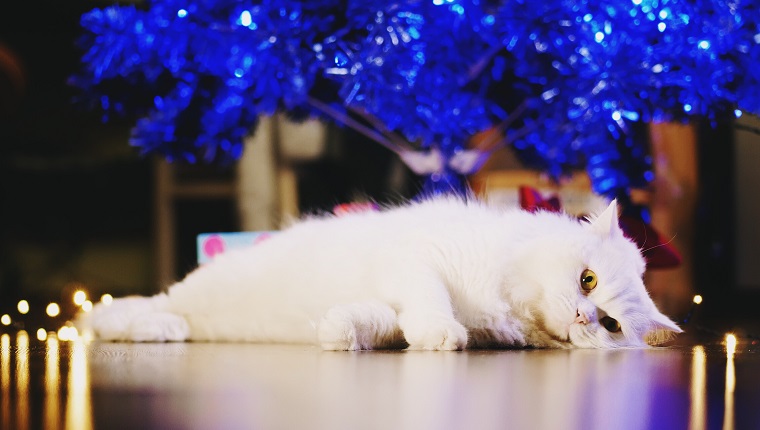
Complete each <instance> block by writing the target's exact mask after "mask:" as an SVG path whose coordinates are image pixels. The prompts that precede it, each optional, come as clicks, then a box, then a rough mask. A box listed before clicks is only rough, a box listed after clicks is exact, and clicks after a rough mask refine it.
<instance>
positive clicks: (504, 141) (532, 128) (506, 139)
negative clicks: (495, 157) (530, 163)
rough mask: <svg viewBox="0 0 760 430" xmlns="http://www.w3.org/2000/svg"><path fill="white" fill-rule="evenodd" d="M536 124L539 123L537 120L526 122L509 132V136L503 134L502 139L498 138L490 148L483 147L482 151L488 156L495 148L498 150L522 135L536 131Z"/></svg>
mask: <svg viewBox="0 0 760 430" xmlns="http://www.w3.org/2000/svg"><path fill="white" fill-rule="evenodd" d="M538 124H539V122H538V121H536V122H533V123H531V124H528V125H526V126H524V127H522V128H520V129H518V130H517V131H515V132H514V133H511V134H510V135H509V136H505V137H504V138H503V139H501V140H499V141H498V142H497V143H496V144H495V145H493V146H492V147H491V148H488V149H484V150H483V152H484V153H486V154H489V156H490V154H493V153H494V152H496V151H497V150H499V149H501V148H504V147H505V146H508V145H511V144H512V143H514V142H515V141H517V140H519V139H521V138H523V137H525V136H527V135H529V134H531V133H533V132H534V131H536V130H537V129H538Z"/></svg>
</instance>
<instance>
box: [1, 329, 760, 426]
mask: <svg viewBox="0 0 760 430" xmlns="http://www.w3.org/2000/svg"><path fill="white" fill-rule="evenodd" d="M1 342H2V343H1V345H0V346H1V349H0V351H1V352H2V354H1V357H0V358H1V368H0V369H1V372H0V378H1V380H0V382H2V393H1V394H2V396H1V399H2V401H1V402H0V403H1V404H0V414H1V416H0V417H1V421H0V426H1V427H2V429H27V428H28V429H37V428H44V429H84V430H86V429H90V428H103V429H117V428H125V429H153V428H156V429H158V428H160V429H181V428H197V429H418V430H424V429H435V430H446V429H505V428H509V429H605V430H609V429H615V430H624V429H720V428H723V429H734V428H735V429H760V354H758V350H759V349H760V346H759V345H758V344H757V343H756V342H755V343H753V342H752V341H747V340H742V339H739V343H738V345H737V347H736V352H735V354H731V353H730V351H727V348H726V345H725V344H724V343H722V342H721V339H718V338H713V339H709V340H701V341H695V340H693V339H689V338H688V337H682V338H681V339H680V340H679V341H677V343H675V344H674V345H672V346H669V347H665V348H657V349H651V350H616V351H600V350H573V351H560V350H521V351H466V352H418V351H409V352H403V351H401V352H355V353H348V352H323V351H321V350H319V349H318V348H316V347H310V346H291V345H252V344H202V343H187V344H116V343H98V342H90V343H87V342H85V341H82V340H77V341H63V340H59V339H57V338H55V337H49V338H48V339H47V340H44V341H41V340H38V339H37V338H36V337H35V336H34V334H31V335H27V334H26V333H25V332H12V333H5V334H2V335H1Z"/></svg>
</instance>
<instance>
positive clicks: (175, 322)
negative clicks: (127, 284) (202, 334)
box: [128, 312, 190, 342]
mask: <svg viewBox="0 0 760 430" xmlns="http://www.w3.org/2000/svg"><path fill="white" fill-rule="evenodd" d="M189 337H190V326H189V325H188V324H187V320H186V319H185V318H184V317H181V316H179V315H175V314H172V313H168V312H152V313H146V314H143V315H140V316H139V317H136V318H134V319H133V320H132V323H131V324H130V325H129V335H128V338H129V340H131V341H133V342H184V341H185V340H187V339H188V338H189Z"/></svg>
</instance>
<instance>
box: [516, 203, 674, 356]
mask: <svg viewBox="0 0 760 430" xmlns="http://www.w3.org/2000/svg"><path fill="white" fill-rule="evenodd" d="M556 233H557V235H556V236H557V237H555V239H554V240H555V243H554V244H552V243H551V242H550V241H551V240H552V239H549V242H547V243H545V245H544V246H543V249H542V250H541V251H540V253H541V256H540V258H537V259H533V261H537V260H542V261H543V263H542V264H541V265H540V267H536V268H535V271H536V272H537V271H540V273H534V275H533V276H531V277H530V278H531V279H530V280H527V279H526V281H528V282H534V286H535V287H537V289H538V290H540V291H541V299H540V301H539V302H540V303H541V305H534V309H533V312H534V314H535V315H536V317H537V320H538V322H539V323H540V324H542V325H543V326H544V328H545V330H546V331H547V332H548V333H549V335H550V336H551V337H552V338H553V339H555V340H559V341H560V342H563V343H565V345H566V346H568V347H578V348H616V347H636V346H644V345H647V344H656V343H661V342H663V341H665V340H667V339H669V338H670V337H671V336H672V335H673V334H675V333H680V332H681V329H680V328H679V327H678V326H677V325H676V324H675V323H673V322H672V321H671V320H670V319H669V318H668V317H666V316H665V315H663V314H662V313H660V311H659V310H657V308H656V306H655V304H654V302H653V301H652V299H651V298H650V297H649V294H648V293H647V290H646V288H645V287H644V282H643V275H644V269H645V262H644V258H643V257H642V256H641V251H640V250H639V249H638V247H637V246H636V244H635V243H634V242H633V241H631V240H630V239H628V238H626V237H625V236H624V234H623V231H622V230H621V229H620V226H619V224H618V212H617V203H616V202H614V201H613V202H612V203H611V204H610V205H609V206H608V207H607V209H605V210H604V211H603V212H602V213H601V214H599V215H598V216H595V217H591V218H590V219H589V222H581V223H580V224H579V225H575V226H573V228H569V229H557V231H556ZM560 243H561V244H562V246H560Z"/></svg>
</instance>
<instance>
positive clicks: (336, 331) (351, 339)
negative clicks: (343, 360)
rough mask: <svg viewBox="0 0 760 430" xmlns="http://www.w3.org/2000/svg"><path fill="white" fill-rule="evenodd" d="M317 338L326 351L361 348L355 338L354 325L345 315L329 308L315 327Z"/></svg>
mask: <svg viewBox="0 0 760 430" xmlns="http://www.w3.org/2000/svg"><path fill="white" fill-rule="evenodd" d="M317 338H318V340H319V343H320V345H321V346H322V349H324V350H326V351H356V350H359V349H361V347H360V345H359V342H358V341H357V338H356V327H355V326H354V323H353V322H352V321H351V320H350V318H348V316H347V315H342V314H341V313H340V312H335V311H334V310H331V311H329V312H327V314H326V315H325V316H324V317H323V318H322V320H321V321H320V322H319V327H318V328H317Z"/></svg>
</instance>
